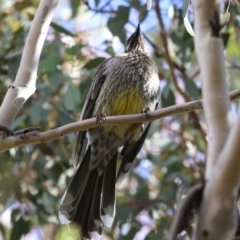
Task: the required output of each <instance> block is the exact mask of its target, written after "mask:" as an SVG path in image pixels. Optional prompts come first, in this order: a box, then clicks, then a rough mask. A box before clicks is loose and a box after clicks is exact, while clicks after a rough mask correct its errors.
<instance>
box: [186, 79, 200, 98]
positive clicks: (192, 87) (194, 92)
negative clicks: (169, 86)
mask: <svg viewBox="0 0 240 240" xmlns="http://www.w3.org/2000/svg"><path fill="white" fill-rule="evenodd" d="M185 88H186V90H187V92H188V93H189V95H190V96H191V97H192V98H194V99H199V98H200V93H199V89H198V88H197V86H196V84H195V82H194V81H191V80H188V79H187V80H186V81H185Z"/></svg>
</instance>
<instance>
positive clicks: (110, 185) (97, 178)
mask: <svg viewBox="0 0 240 240" xmlns="http://www.w3.org/2000/svg"><path fill="white" fill-rule="evenodd" d="M90 159H91V146H89V147H88V149H87V151H86V153H85V156H84V158H83V161H82V163H81V165H80V166H79V167H78V169H77V171H76V173H75V175H74V177H73V179H72V181H71V182H70V184H69V186H68V188H67V190H66V192H65V193H64V195H63V198H62V201H61V207H60V212H59V219H60V221H61V223H62V224H67V223H70V222H72V221H73V222H75V223H77V224H78V225H79V226H80V228H81V235H82V238H83V239H90V238H92V239H94V240H95V239H100V237H101V234H102V227H103V226H104V225H106V226H107V227H111V225H112V223H113V220H114V215H115V180H116V161H117V151H116V153H115V154H114V155H113V157H112V159H111V160H110V161H109V163H108V165H107V166H106V168H105V171H104V172H103V174H101V175H99V174H98V172H97V168H95V169H93V170H91V171H89V162H90Z"/></svg>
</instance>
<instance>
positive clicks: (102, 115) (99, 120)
mask: <svg viewBox="0 0 240 240" xmlns="http://www.w3.org/2000/svg"><path fill="white" fill-rule="evenodd" d="M106 117H107V115H106V114H105V113H100V114H97V115H96V123H98V124H99V129H100V132H103V128H102V120H106Z"/></svg>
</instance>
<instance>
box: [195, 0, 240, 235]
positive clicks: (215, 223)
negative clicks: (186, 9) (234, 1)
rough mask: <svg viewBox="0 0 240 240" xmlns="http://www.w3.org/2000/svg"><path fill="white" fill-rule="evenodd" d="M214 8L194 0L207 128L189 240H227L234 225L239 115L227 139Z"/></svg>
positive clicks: (218, 26) (221, 56)
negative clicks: (200, 187) (202, 174)
mask: <svg viewBox="0 0 240 240" xmlns="http://www.w3.org/2000/svg"><path fill="white" fill-rule="evenodd" d="M218 4H219V2H218V1H208V0H202V1H197V0H195V1H194V7H195V9H194V10H195V11H194V12H195V16H194V17H195V47H196V51H197V56H198V61H199V65H200V69H201V73H200V74H201V77H202V79H203V105H204V112H205V115H206V120H207V124H208V129H209V130H208V139H209V141H208V143H209V144H208V153H207V166H206V179H207V184H206V187H205V189H204V194H203V201H202V203H201V207H200V211H199V214H198V217H197V223H196V230H195V231H194V237H193V239H195V240H200V239H201V240H202V239H204V240H205V239H208V240H216V239H218V240H228V239H232V237H233V235H234V233H235V231H236V223H237V217H236V214H235V213H236V211H235V210H236V209H235V206H234V200H235V199H236V195H237V189H238V182H239V173H240V165H239V155H240V147H239V146H240V135H239V131H240V112H239V113H238V114H239V115H238V120H237V122H236V123H235V125H234V126H233V127H232V129H231V132H230V134H229V131H230V128H231V125H232V116H231V112H230V101H229V97H228V95H227V84H226V68H225V57H224V46H223V42H222V39H221V37H220V36H219V35H220V30H221V24H220V20H219V13H218V7H219V6H218ZM233 96H234V94H233Z"/></svg>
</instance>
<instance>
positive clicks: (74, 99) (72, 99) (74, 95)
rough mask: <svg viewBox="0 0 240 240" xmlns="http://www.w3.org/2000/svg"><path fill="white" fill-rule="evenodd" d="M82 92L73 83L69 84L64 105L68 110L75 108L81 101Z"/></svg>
mask: <svg viewBox="0 0 240 240" xmlns="http://www.w3.org/2000/svg"><path fill="white" fill-rule="evenodd" d="M80 95H81V94H80V92H79V90H78V88H77V87H76V86H74V85H73V84H68V89H67V93H66V94H65V96H64V98H63V103H64V106H65V107H66V108H67V109H68V110H74V109H75V107H76V105H78V103H79V102H80Z"/></svg>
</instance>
